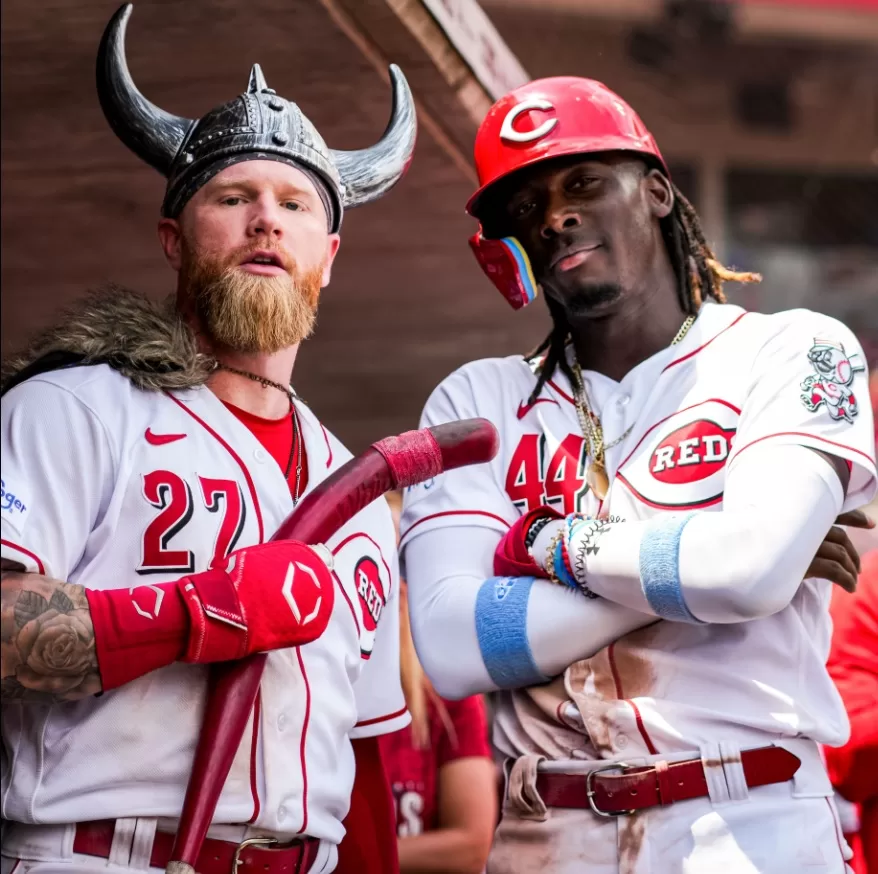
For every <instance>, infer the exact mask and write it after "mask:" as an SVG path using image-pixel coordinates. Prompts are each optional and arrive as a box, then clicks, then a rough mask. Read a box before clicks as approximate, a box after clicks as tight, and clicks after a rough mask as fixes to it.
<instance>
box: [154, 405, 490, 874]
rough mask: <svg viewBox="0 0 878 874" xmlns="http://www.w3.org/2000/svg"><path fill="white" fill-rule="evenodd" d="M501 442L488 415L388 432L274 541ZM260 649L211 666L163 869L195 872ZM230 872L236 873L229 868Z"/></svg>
mask: <svg viewBox="0 0 878 874" xmlns="http://www.w3.org/2000/svg"><path fill="white" fill-rule="evenodd" d="M498 445H499V440H498V435H497V430H496V428H494V426H493V425H492V424H491V423H490V422H489V421H488V420H487V419H465V420H461V421H457V422H449V423H448V424H446V425H438V426H436V427H435V428H424V429H423V430H421V431H408V432H406V433H405V434H400V435H399V436H398V437H386V438H385V439H384V440H380V441H379V442H378V443H375V444H373V445H372V446H371V447H370V448H369V449H367V450H366V451H365V452H364V453H363V454H362V455H359V456H357V458H353V459H351V460H350V461H348V462H347V463H346V464H344V465H342V466H341V467H340V468H339V469H338V470H337V471H335V473H333V474H331V475H330V476H328V477H327V478H326V479H325V480H324V481H323V482H322V483H320V484H319V485H318V486H317V487H316V488H315V489H314V490H313V491H312V492H310V494H308V495H306V496H305V497H304V498H303V499H302V500H301V501H300V502H299V505H298V506H297V507H296V509H295V510H294V511H293V512H292V513H291V514H290V515H289V517H288V518H287V519H286V521H285V522H284V523H283V524H282V525H281V526H280V528H279V529H278V531H277V533H276V534H275V535H274V537H273V538H272V540H299V541H301V542H303V543H314V544H316V543H323V542H325V541H326V540H328V539H329V538H330V537H331V536H332V535H333V534H335V532H336V531H338V530H339V529H340V528H341V527H342V526H343V525H344V524H345V523H346V522H348V521H350V520H351V519H352V518H353V517H354V516H356V515H357V513H359V512H360V510H362V509H363V508H364V507H367V506H368V505H369V504H371V503H372V501H374V500H376V499H377V498H380V497H381V496H382V495H383V494H384V493H385V492H388V491H390V489H393V488H403V487H405V486H410V485H415V484H417V483H419V482H423V481H425V480H428V479H430V477H433V476H436V475H437V474H439V473H442V472H443V471H445V470H452V469H454V468H456V467H464V466H466V465H470V464H481V463H484V462H486V461H490V460H491V459H492V458H493V457H494V456H495V455H496V454H497V449H498ZM266 657H267V656H266V654H265V653H257V654H256V655H252V656H248V657H247V658H246V659H242V660H241V661H239V662H225V663H222V664H217V665H213V666H212V668H211V671H210V680H209V684H208V695H207V705H206V707H205V711H204V717H203V722H202V726H201V735H200V736H199V739H198V746H197V747H196V750H195V761H194V762H193V765H192V774H191V775H190V777H189V785H188V786H187V787H186V798H185V800H184V802H183V811H182V813H181V815H180V826H179V828H178V830H177V837H176V840H175V842H174V851H173V853H172V854H171V859H172V860H173V861H171V862H170V863H169V864H168V868H167V870H168V874H192V871H193V870H194V866H195V862H196V860H197V859H198V854H199V852H200V851H201V845H202V844H203V842H204V838H205V835H206V834H207V829H208V827H209V826H210V823H211V820H212V819H213V815H214V812H215V811H216V806H217V802H218V801H219V796H220V793H221V792H222V789H223V786H224V785H225V782H226V778H227V777H228V775H229V770H230V769H231V767H232V761H233V759H234V757H235V753H236V752H237V751H238V747H239V746H240V744H241V739H242V738H243V736H244V730H245V729H246V727H247V720H248V719H249V718H250V712H251V710H252V709H253V702H254V701H255V699H256V693H257V691H258V690H259V683H260V682H261V680H262V671H263V669H264V667H265V659H266ZM233 874H234V872H233Z"/></svg>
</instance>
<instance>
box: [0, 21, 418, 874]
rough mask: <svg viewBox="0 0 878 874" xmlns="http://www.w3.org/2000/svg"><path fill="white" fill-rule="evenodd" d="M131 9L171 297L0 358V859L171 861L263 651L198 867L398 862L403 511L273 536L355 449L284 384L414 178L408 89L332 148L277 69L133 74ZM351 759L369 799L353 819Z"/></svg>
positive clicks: (44, 868)
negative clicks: (212, 711) (201, 78)
mask: <svg viewBox="0 0 878 874" xmlns="http://www.w3.org/2000/svg"><path fill="white" fill-rule="evenodd" d="M130 12H131V8H130V6H129V7H123V8H122V9H120V10H119V12H117V14H116V15H115V16H114V17H113V19H112V20H111V22H110V24H109V26H108V28H107V30H106V32H105V34H104V39H103V41H102V44H101V48H100V51H99V55H98V70H97V75H98V92H99V96H100V99H101V103H102V106H103V109H104V112H105V114H106V116H107V118H108V120H109V122H110V124H111V125H112V127H113V129H114V130H115V132H116V133H117V135H118V136H119V137H120V138H121V139H122V141H123V142H124V143H125V144H126V145H128V146H129V147H130V148H131V149H132V150H133V151H135V152H136V153H137V154H138V155H139V156H140V157H141V158H143V159H144V160H146V161H147V162H149V163H150V164H151V165H152V166H154V167H155V168H157V169H159V170H160V171H162V172H163V173H164V174H165V175H166V176H167V179H168V183H167V189H166V192H165V199H164V204H163V207H162V218H161V221H160V222H159V237H160V241H161V245H162V249H163V251H164V254H165V257H166V258H167V260H168V263H169V264H170V265H171V267H172V268H173V269H174V270H175V271H177V273H178V277H179V279H178V283H177V294H176V301H175V303H176V305H174V302H171V304H170V305H169V306H168V307H167V308H164V309H160V308H158V307H155V306H153V305H152V304H150V303H149V302H148V301H147V300H146V299H145V298H142V297H139V296H137V295H135V294H132V293H128V292H123V291H121V290H118V289H112V290H110V291H109V292H108V293H103V294H101V295H99V296H97V297H93V298H92V299H91V300H89V301H88V302H87V304H86V306H84V307H83V308H81V309H80V310H78V311H77V312H74V313H72V314H71V315H70V316H69V317H68V318H67V319H66V320H65V322H64V324H62V325H61V326H59V327H58V328H57V329H55V330H53V331H50V332H49V333H47V334H46V335H44V336H43V337H41V338H40V339H39V340H38V341H37V342H36V343H35V344H34V347H33V348H32V350H31V352H30V354H29V355H28V356H26V358H25V359H22V360H20V361H18V362H17V364H16V365H15V366H14V367H12V368H11V369H10V370H9V371H8V372H7V374H6V376H7V378H6V380H5V384H4V396H3V403H2V434H0V437H2V453H3V483H2V489H3V498H2V504H0V506H2V513H0V515H2V534H3V541H2V544H3V551H2V556H3V586H2V689H3V696H4V706H3V715H2V736H3V785H2V815H3V818H4V820H5V831H4V835H3V848H2V853H3V871H4V872H8V871H9V870H11V869H15V870H16V871H18V872H25V871H27V872H33V874H48V872H50V871H51V872H56V874H57V872H66V871H71V872H72V871H91V870H105V869H107V866H108V865H109V866H110V868H111V869H113V870H120V869H131V870H140V871H145V870H147V869H164V868H165V865H166V864H167V862H168V861H169V855H170V852H171V845H172V843H173V840H174V832H175V828H176V820H177V818H178V817H179V815H180V811H181V805H182V802H183V797H184V792H185V790H186V786H187V781H188V778H189V772H190V768H191V765H192V761H193V753H194V748H195V744H196V740H197V737H198V733H199V727H200V720H201V714H202V710H203V706H204V697H205V683H206V676H207V673H206V672H207V665H209V664H210V663H215V662H222V661H229V660H235V659H239V658H242V657H244V656H246V655H248V654H250V653H256V652H266V651H268V652H269V655H268V659H267V665H266V669H265V673H264V676H263V679H262V684H261V687H260V691H259V694H258V696H257V699H256V703H255V706H254V708H253V711H252V713H251V715H250V721H249V725H248V728H247V731H246V733H245V737H244V741H243V743H242V744H241V746H240V748H239V749H238V751H237V754H236V755H235V758H234V762H233V764H232V768H231V772H230V775H229V778H228V780H227V782H226V784H225V787H224V790H223V792H222V795H221V797H220V800H219V805H218V807H217V810H216V814H215V816H214V818H213V825H212V826H211V828H210V830H209V832H208V837H207V840H206V841H205V843H204V847H203V850H202V852H201V856H200V857H199V859H198V863H197V866H196V867H197V870H198V871H199V874H229V872H230V871H235V870H236V868H239V867H240V868H241V870H242V871H252V870H257V869H258V870H259V871H265V872H277V874H292V872H306V871H308V872H328V871H332V870H334V869H335V868H336V863H337V859H338V855H339V852H338V847H339V844H340V843H341V842H342V838H343V836H345V830H346V828H347V830H348V838H346V840H345V843H344V844H343V845H342V853H341V856H342V859H343V860H344V861H343V864H342V867H343V868H346V869H347V870H356V871H358V872H363V871H369V872H375V874H385V872H387V871H392V870H394V868H395V866H396V859H395V855H396V849H395V845H396V842H395V836H394V824H393V819H392V800H391V797H390V793H389V787H388V786H387V783H386V779H385V778H384V777H383V774H382V771H381V766H380V756H379V754H378V748H377V737H376V736H377V735H380V734H382V733H385V732H389V731H393V730H395V729H397V728H400V727H402V726H404V725H405V724H406V723H407V721H408V715H407V712H406V709H405V705H404V701H403V697H402V693H401V689H400V685H399V662H398V608H397V603H398V600H397V599H398V590H397V567H396V558H395V533H394V528H393V524H392V521H391V517H390V514H389V512H388V510H387V507H386V505H385V503H384V502H383V501H379V502H376V503H374V504H372V505H371V506H370V507H368V508H367V509H366V510H365V511H363V512H362V513H360V514H358V515H357V516H355V517H354V519H353V520H352V521H351V522H349V523H348V524H347V525H345V526H344V527H343V528H342V529H341V530H340V531H339V533H338V534H337V535H336V536H335V537H333V538H332V539H331V540H330V541H329V542H327V543H326V544H325V545H320V546H314V547H312V546H309V545H306V544H303V543H297V542H289V541H287V542H283V541H278V542H274V543H266V541H268V540H269V538H270V537H271V536H272V534H273V533H274V532H275V531H276V529H277V528H278V526H279V525H280V524H281V522H283V520H284V519H285V518H286V517H287V516H288V515H289V514H290V512H291V510H292V509H293V508H294V506H295V505H296V503H297V502H298V501H299V499H300V498H301V497H302V496H303V495H304V494H306V493H307V492H309V491H310V490H311V489H313V488H314V486H316V485H317V484H319V483H320V482H321V481H322V480H324V479H325V478H326V477H327V476H328V475H329V474H330V473H331V472H332V471H333V470H335V469H336V468H338V467H339V466H340V465H341V464H342V463H344V462H345V461H346V460H347V459H348V458H350V455H349V453H348V452H347V451H346V450H345V449H344V447H343V446H342V445H341V444H340V443H339V442H338V441H337V440H336V439H335V438H334V437H333V436H332V435H331V434H329V433H328V432H327V431H326V429H325V428H324V427H323V426H322V425H321V424H320V422H319V421H318V420H317V418H316V417H315V416H314V415H313V413H311V412H310V411H309V409H308V408H307V407H306V406H305V405H304V404H303V403H302V402H301V401H300V400H299V399H298V397H297V396H296V395H295V393H294V391H293V390H292V388H291V387H290V374H291V371H292V369H293V364H294V362H295V359H296V354H297V351H298V348H299V344H300V343H301V341H302V340H304V339H305V338H306V337H307V336H308V335H309V334H310V332H311V329H312V327H313V323H314V317H315V312H316V307H317V300H318V297H319V294H320V289H321V288H322V287H324V286H325V285H327V283H328V282H329V279H330V271H331V267H332V264H333V260H334V258H335V256H336V253H337V251H338V247H339V228H340V225H341V220H342V213H343V210H344V209H345V208H349V207H353V206H357V205H360V204H363V203H367V202H369V201H371V200H374V199H376V198H377V197H380V196H381V195H382V194H384V193H385V192H386V191H387V190H388V189H389V188H390V187H391V186H392V185H394V184H395V183H396V182H397V181H398V180H399V179H400V178H401V176H402V175H403V173H404V172H405V169H406V168H407V166H408V163H409V161H410V159H411V155H412V151H413V148H414V141H415V115H414V106H413V101H412V97H411V94H410V92H409V89H408V86H407V85H406V82H405V79H404V78H403V76H402V74H401V73H400V72H399V71H398V70H397V69H395V68H392V69H391V79H392V84H393V91H394V94H393V100H394V108H393V114H392V117H391V121H390V124H389V125H388V128H387V130H386V131H385V133H384V135H383V137H382V138H381V140H380V141H379V142H378V143H377V144H376V145H374V146H373V147H371V148H367V149H364V150H362V151H358V152H339V151H333V150H331V149H329V148H327V147H326V145H325V143H324V142H323V140H322V139H321V137H320V135H319V134H318V133H317V131H316V130H315V129H314V127H313V126H312V125H311V123H310V122H309V121H308V119H307V118H305V116H304V115H303V114H302V113H301V111H300V110H299V108H298V107H297V106H296V105H295V104H293V103H291V102H289V101H288V100H286V99H284V98H282V97H280V96H278V95H277V93H276V92H275V91H274V90H273V89H271V88H269V87H268V85H267V84H266V81H265V78H264V76H263V74H262V71H261V70H260V68H259V66H258V65H257V66H254V67H253V70H252V72H251V75H250V81H249V84H248V87H247V89H246V91H245V92H244V93H243V94H242V95H240V96H239V97H237V98H235V99H234V100H232V101H230V102H229V103H226V104H224V105H223V106H220V107H218V108H216V109H213V110H211V111H210V112H208V113H207V114H206V115H205V116H204V117H202V118H201V119H198V120H190V119H185V118H179V117H176V116H173V115H170V114H169V113H167V112H165V111H163V110H161V109H159V108H158V107H156V106H154V105H152V104H151V103H149V101H148V100H146V98H144V97H143V95H141V94H140V93H139V92H138V91H137V89H136V87H135V86H134V83H133V82H132V80H131V78H130V75H129V73H128V68H127V65H126V63H125V54H124V33H125V26H126V22H127V20H128V17H129V15H130ZM355 762H356V785H357V788H358V791H357V792H356V793H355V797H357V798H360V799H368V803H365V802H361V803H360V804H359V806H358V808H357V809H353V810H351V811H350V813H349V814H348V809H349V804H350V800H351V792H352V786H353V785H354V783H355ZM346 815H347V819H346ZM348 847H349V848H350V849H349V850H347V849H346V848H348ZM364 847H366V848H368V849H367V850H366V851H363V852H361V851H362V848H364Z"/></svg>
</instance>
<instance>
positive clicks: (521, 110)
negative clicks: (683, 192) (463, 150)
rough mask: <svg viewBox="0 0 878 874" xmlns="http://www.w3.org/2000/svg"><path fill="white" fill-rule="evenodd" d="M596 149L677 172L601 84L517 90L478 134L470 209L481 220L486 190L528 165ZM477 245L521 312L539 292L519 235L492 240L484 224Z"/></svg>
mask: <svg viewBox="0 0 878 874" xmlns="http://www.w3.org/2000/svg"><path fill="white" fill-rule="evenodd" d="M589 152H635V153H637V154H640V155H644V156H647V157H649V158H652V159H654V160H655V161H656V162H658V164H659V166H660V167H661V168H662V169H663V170H664V172H665V173H666V174H667V175H669V176H670V174H669V173H668V168H667V165H666V164H665V161H664V158H662V155H661V152H659V149H658V146H657V145H656V142H655V140H654V139H653V137H652V134H650V132H649V131H648V130H647V129H646V125H644V123H643V122H642V121H641V120H640V117H639V116H638V115H637V113H636V112H635V111H634V110H633V109H632V108H631V107H630V106H629V105H628V104H627V103H626V102H625V101H624V100H622V98H621V97H619V96H618V95H617V94H615V93H613V92H612V91H610V89H609V88H607V86H606V85H603V84H602V83H601V82H596V81H595V80H594V79H580V78H578V77H575V76H556V77H554V78H551V79H537V80H535V81H533V82H529V83H528V84H527V85H523V86H522V87H521V88H516V89H515V90H514V91H510V92H509V94H507V95H506V96H505V97H501V98H500V100H498V101H497V102H496V103H495V104H494V105H493V106H492V107H491V110H490V111H489V112H488V115H487V117H486V118H485V120H484V121H483V122H482V125H481V127H480V128H479V132H478V133H477V134H476V146H475V159H476V170H477V172H478V174H479V190H478V191H476V193H475V194H474V195H473V196H472V197H471V198H470V199H469V202H468V203H467V205H466V211H467V212H468V213H469V214H470V215H472V216H476V217H478V216H479V212H480V209H481V206H482V203H483V200H484V195H485V194H486V193H487V192H489V191H490V189H491V188H492V187H493V186H494V185H495V183H497V182H499V181H500V180H501V179H504V178H506V177H507V176H509V175H510V174H511V173H514V172H515V171H516V170H520V169H521V168H522V167H529V166H531V165H532V164H538V163H539V162H540V161H545V160H547V159H549V158H557V157H560V156H562V155H580V154H586V153H589ZM470 246H471V247H472V250H473V253H474V254H475V256H476V259H477V260H478V262H479V264H480V265H481V267H482V269H483V270H484V271H485V273H486V274H487V275H488V278H489V279H490V280H491V281H492V282H493V283H494V285H496V286H497V288H498V289H499V290H500V292H501V294H502V295H503V296H504V297H505V298H506V300H507V301H508V302H509V303H510V304H511V305H512V306H513V307H514V308H515V309H519V308H520V307H522V306H525V305H526V304H528V303H530V302H531V301H532V300H533V299H534V298H535V297H536V293H537V286H536V283H535V282H534V278H533V274H532V273H531V269H530V263H529V261H528V258H527V255H526V253H525V252H524V249H522V247H521V245H520V244H519V242H518V241H517V240H515V239H514V238H513V237H507V238H505V239H503V240H487V239H485V238H484V237H483V236H482V234H481V229H479V232H478V233H476V234H475V235H474V236H473V237H472V239H471V240H470Z"/></svg>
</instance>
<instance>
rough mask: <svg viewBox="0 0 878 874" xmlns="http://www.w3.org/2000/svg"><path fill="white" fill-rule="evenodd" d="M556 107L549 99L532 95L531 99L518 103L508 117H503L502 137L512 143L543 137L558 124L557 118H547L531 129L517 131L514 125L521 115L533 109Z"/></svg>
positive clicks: (545, 109)
mask: <svg viewBox="0 0 878 874" xmlns="http://www.w3.org/2000/svg"><path fill="white" fill-rule="evenodd" d="M554 108H555V107H554V106H553V105H552V104H551V103H549V101H548V100H543V99H542V98H540V97H532V98H531V99H530V100H523V101H522V102H521V103H516V104H515V106H513V107H512V109H510V110H509V112H508V113H507V114H506V118H504V119H503V126H502V127H501V128H500V139H501V140H506V141H507V142H510V143H531V142H533V141H534V140H538V139H541V138H542V137H544V136H545V135H546V134H547V133H549V132H550V131H551V130H552V128H554V127H555V125H556V124H558V119H557V118H547V119H546V120H545V121H544V122H543V123H542V124H541V125H540V126H539V127H537V128H534V129H533V130H529V131H517V130H515V128H514V127H513V125H514V124H515V122H516V120H517V119H518V117H519V116H520V115H523V114H524V113H525V112H529V111H530V110H532V109H538V110H541V111H542V112H550V111H551V110H553V109H554Z"/></svg>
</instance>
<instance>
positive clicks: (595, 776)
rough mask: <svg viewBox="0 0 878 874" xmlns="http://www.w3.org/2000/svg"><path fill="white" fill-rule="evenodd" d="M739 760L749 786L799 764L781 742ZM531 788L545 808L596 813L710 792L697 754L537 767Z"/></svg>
mask: <svg viewBox="0 0 878 874" xmlns="http://www.w3.org/2000/svg"><path fill="white" fill-rule="evenodd" d="M741 764H742V766H743V768H744V777H745V779H746V780H747V785H748V786H750V787H753V786H766V785H768V784H769V783H785V782H786V781H787V780H791V779H792V777H793V775H794V774H795V773H796V771H798V770H799V766H800V765H801V764H802V763H801V761H800V760H799V758H798V756H794V755H793V754H792V753H791V752H789V750H785V749H783V747H759V748H758V749H755V750H744V751H743V752H742V753H741ZM610 771H617V772H619V773H616V774H611V773H609V772H610ZM537 792H539V794H540V797H541V798H542V799H543V801H544V802H545V804H546V806H547V807H572V808H579V809H583V810H584V809H588V808H591V810H593V811H594V812H595V813H597V814H598V815H600V816H622V815H624V814H626V813H636V812H637V811H638V810H643V809H644V808H647V807H657V806H659V805H668V804H673V803H674V802H675V801H686V800H688V799H690V798H701V797H703V796H705V795H709V794H710V793H709V792H708V789H707V778H706V777H705V776H704V764H703V763H702V761H701V759H687V760H686V761H684V762H656V763H655V764H654V765H647V766H636V767H631V766H628V765H626V764H624V763H623V762H613V763H612V764H607V765H605V766H604V767H602V768H595V769H594V770H593V771H590V772H589V773H588V774H587V775H581V774H580V775H574V774H549V773H546V772H540V773H537Z"/></svg>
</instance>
